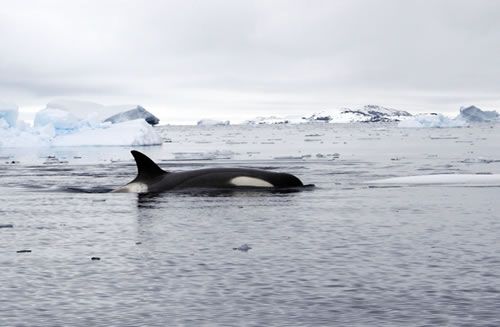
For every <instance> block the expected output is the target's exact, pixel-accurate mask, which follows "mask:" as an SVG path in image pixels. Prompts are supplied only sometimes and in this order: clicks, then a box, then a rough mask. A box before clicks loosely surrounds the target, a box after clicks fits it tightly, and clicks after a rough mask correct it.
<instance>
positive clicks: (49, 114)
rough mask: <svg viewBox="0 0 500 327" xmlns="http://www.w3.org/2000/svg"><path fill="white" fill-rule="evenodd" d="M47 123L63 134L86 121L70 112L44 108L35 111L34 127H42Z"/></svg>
mask: <svg viewBox="0 0 500 327" xmlns="http://www.w3.org/2000/svg"><path fill="white" fill-rule="evenodd" d="M47 125H52V126H53V127H54V129H55V130H56V133H58V134H65V133H69V132H71V131H75V130H77V129H79V128H81V127H82V126H85V125H86V123H85V122H84V121H83V120H82V119H79V118H78V117H76V116H75V115H73V114H72V113H71V112H68V111H65V110H61V109H52V108H46V109H43V110H40V111H39V112H37V113H36V115H35V121H34V127H35V128H37V127H44V126H47Z"/></svg>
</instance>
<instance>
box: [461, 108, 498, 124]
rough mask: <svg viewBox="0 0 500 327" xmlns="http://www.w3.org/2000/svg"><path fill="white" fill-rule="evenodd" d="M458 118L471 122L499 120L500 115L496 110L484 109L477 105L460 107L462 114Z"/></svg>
mask: <svg viewBox="0 0 500 327" xmlns="http://www.w3.org/2000/svg"><path fill="white" fill-rule="evenodd" d="M457 118H460V119H462V120H464V121H466V122H469V123H484V122H497V121H498V120H499V115H498V112H496V111H483V110H481V109H479V108H478V107H476V106H470V107H462V108H460V114H459V115H458V117H457Z"/></svg>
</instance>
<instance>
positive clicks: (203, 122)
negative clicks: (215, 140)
mask: <svg viewBox="0 0 500 327" xmlns="http://www.w3.org/2000/svg"><path fill="white" fill-rule="evenodd" d="M229 124H230V122H229V120H215V119H201V120H199V121H198V123H197V125H198V126H227V125H229Z"/></svg>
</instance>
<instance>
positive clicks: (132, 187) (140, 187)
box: [113, 182, 148, 193]
mask: <svg viewBox="0 0 500 327" xmlns="http://www.w3.org/2000/svg"><path fill="white" fill-rule="evenodd" d="M113 192H116V193H147V192H148V186H147V185H146V184H144V183H139V182H135V183H130V184H127V185H125V186H123V187H120V188H119V189H116V190H114V191H113Z"/></svg>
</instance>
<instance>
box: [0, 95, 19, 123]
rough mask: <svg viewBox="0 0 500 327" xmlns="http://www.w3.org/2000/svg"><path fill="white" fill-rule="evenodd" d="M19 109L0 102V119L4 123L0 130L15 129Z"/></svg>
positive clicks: (14, 105)
mask: <svg viewBox="0 0 500 327" xmlns="http://www.w3.org/2000/svg"><path fill="white" fill-rule="evenodd" d="M18 114H19V108H18V106H17V105H16V104H13V103H7V102H3V101H0V119H1V120H3V122H4V123H2V124H0V128H6V127H15V126H16V122H17V116H18Z"/></svg>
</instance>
